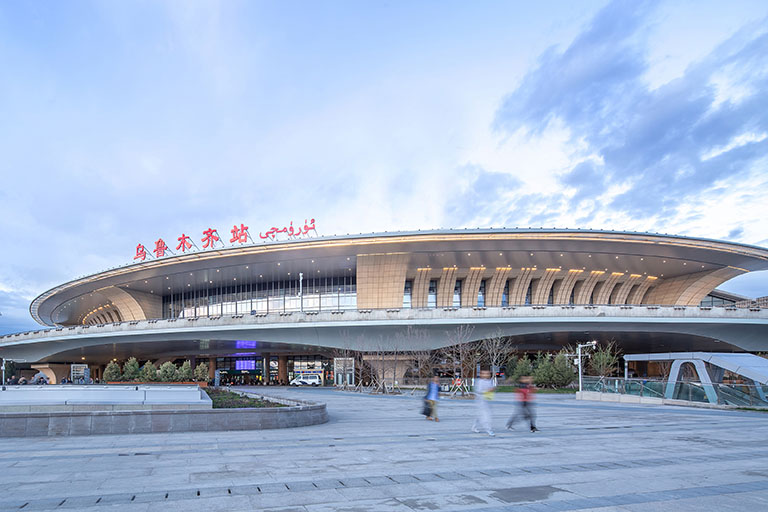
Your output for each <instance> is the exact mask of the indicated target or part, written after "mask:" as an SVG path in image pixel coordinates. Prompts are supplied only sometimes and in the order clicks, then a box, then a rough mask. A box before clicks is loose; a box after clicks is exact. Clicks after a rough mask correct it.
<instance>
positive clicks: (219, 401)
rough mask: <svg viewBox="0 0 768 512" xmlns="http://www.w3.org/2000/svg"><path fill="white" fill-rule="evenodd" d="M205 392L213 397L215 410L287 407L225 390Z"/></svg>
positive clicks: (213, 389) (208, 390)
mask: <svg viewBox="0 0 768 512" xmlns="http://www.w3.org/2000/svg"><path fill="white" fill-rule="evenodd" d="M205 392H206V393H208V396H209V397H211V401H212V402H213V408H214V409H252V408H258V407H285V406H284V405H282V404H276V403H274V402H269V401H267V400H259V399H258V398H252V397H249V396H242V395H238V394H237V393H233V392H232V391H225V390H223V389H215V388H205Z"/></svg>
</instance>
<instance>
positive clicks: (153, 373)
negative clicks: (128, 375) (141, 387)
mask: <svg viewBox="0 0 768 512" xmlns="http://www.w3.org/2000/svg"><path fill="white" fill-rule="evenodd" d="M139 379H141V380H142V381H144V382H154V381H156V380H157V368H156V367H155V365H154V364H153V363H152V361H147V362H146V363H144V366H142V367H141V373H140V374H139Z"/></svg>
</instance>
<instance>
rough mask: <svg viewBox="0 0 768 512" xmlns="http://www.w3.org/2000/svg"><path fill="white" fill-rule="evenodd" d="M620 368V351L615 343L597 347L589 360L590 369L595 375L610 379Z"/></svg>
mask: <svg viewBox="0 0 768 512" xmlns="http://www.w3.org/2000/svg"><path fill="white" fill-rule="evenodd" d="M618 367H619V350H618V347H617V346H616V342H615V341H611V342H609V343H608V344H607V345H605V346H604V347H603V346H597V347H596V348H595V351H594V352H593V353H592V356H591V357H590V358H589V368H590V370H591V371H592V373H593V374H594V375H599V376H601V377H609V376H611V375H613V374H614V373H615V372H616V370H617V369H618Z"/></svg>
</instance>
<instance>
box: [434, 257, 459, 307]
mask: <svg viewBox="0 0 768 512" xmlns="http://www.w3.org/2000/svg"><path fill="white" fill-rule="evenodd" d="M455 287H456V267H445V268H444V269H443V273H442V274H440V280H439V281H438V282H437V307H439V308H448V307H451V306H452V305H453V289H454V288H455Z"/></svg>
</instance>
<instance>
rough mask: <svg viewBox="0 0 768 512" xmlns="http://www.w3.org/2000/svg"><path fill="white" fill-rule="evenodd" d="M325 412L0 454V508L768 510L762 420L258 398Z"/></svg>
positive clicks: (342, 396) (731, 414) (678, 412)
mask: <svg viewBox="0 0 768 512" xmlns="http://www.w3.org/2000/svg"><path fill="white" fill-rule="evenodd" d="M255 389H257V390H264V392H265V393H267V394H274V395H275V396H284V397H294V398H302V399H308V400H316V401H322V402H326V403H327V404H328V413H329V417H330V421H329V422H328V423H326V424H323V425H319V426H312V427H302V428H294V429H287V430H266V431H250V432H247V431H232V432H211V433H204V432H200V433H179V434H142V435H124V436H91V437H67V438H23V439H12V438H11V439H1V440H0V467H2V471H0V491H1V496H0V510H3V511H5V510H24V511H28V510H78V511H91V510H100V511H101V510H121V511H123V510H124V511H150V510H152V511H155V510H162V511H164V512H171V511H174V510H185V511H187V510H227V511H231V510H260V511H261V510H264V511H283V512H287V511H302V512H304V511H306V512H310V511H311V512H321V511H346V512H357V511H360V512H364V511H383V512H386V511H393V512H395V511H398V512H399V511H402V512H412V511H434V510H472V511H478V512H480V511H482V512H491V511H501V510H504V511H565V510H580V511H586V510H589V511H598V510H599V511H605V512H608V511H647V510H674V511H686V510H697V511H698V510H728V511H738V510H745V511H756V510H768V446H766V444H765V440H766V439H768V414H763V413H759V412H746V411H745V412H741V411H721V410H705V409H694V408H680V407H670V406H642V405H629V404H611V403H597V402H577V401H576V400H575V399H574V398H573V397H572V396H570V395H569V396H564V395H540V396H539V403H538V408H537V412H538V426H539V427H540V428H541V431H540V432H538V433H535V434H532V433H530V432H528V431H527V429H526V428H525V427H524V426H523V425H522V424H520V423H519V424H518V427H517V429H516V430H515V431H507V430H505V429H504V428H503V427H504V422H505V420H506V417H507V416H508V415H509V413H510V412H511V411H513V410H514V407H515V403H514V400H513V396H512V395H511V394H497V396H496V400H495V401H494V402H493V404H492V410H493V415H494V428H495V429H496V432H497V435H496V436H495V437H489V436H487V435H484V434H475V433H472V432H471V430H470V428H471V426H472V419H473V416H474V407H473V405H474V404H473V403H472V402H471V401H469V400H443V401H441V403H440V407H439V413H440V420H441V421H440V423H434V422H429V421H425V419H424V417H423V416H421V415H420V414H419V409H420V405H421V403H420V397H418V396H385V397H382V396H369V395H360V394H355V393H345V392H339V391H334V390H332V389H286V388H267V389H264V388H255Z"/></svg>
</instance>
